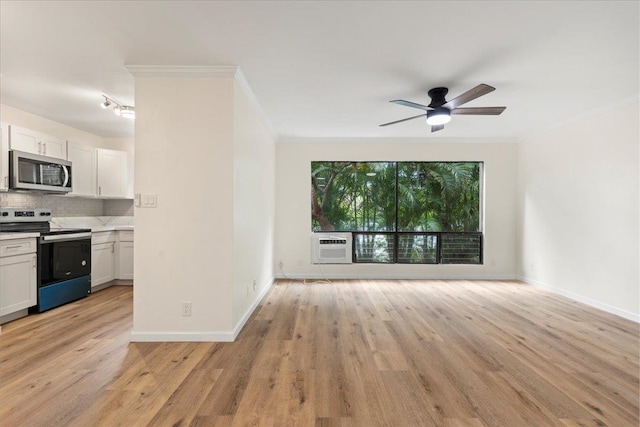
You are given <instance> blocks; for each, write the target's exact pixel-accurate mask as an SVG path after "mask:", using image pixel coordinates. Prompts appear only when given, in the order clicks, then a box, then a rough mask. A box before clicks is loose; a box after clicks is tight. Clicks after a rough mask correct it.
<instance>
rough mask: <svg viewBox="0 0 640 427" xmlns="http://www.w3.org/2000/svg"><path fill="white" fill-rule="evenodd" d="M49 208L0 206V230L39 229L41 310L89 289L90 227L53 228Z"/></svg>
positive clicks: (13, 231) (80, 296)
mask: <svg viewBox="0 0 640 427" xmlns="http://www.w3.org/2000/svg"><path fill="white" fill-rule="evenodd" d="M50 220H51V210H50V209H23V208H2V209H0V233H6V232H9V233H40V237H39V238H38V249H37V259H38V274H37V287H38V292H37V293H38V304H37V305H36V306H35V307H32V308H31V309H30V311H31V312H38V313H39V312H42V311H46V310H49V309H51V308H54V307H58V306H60V305H63V304H66V303H68V302H71V301H75V300H77V299H79V298H83V297H86V296H87V295H89V294H90V293H91V230H90V229H88V228H61V229H56V228H54V229H52V228H51V224H50Z"/></svg>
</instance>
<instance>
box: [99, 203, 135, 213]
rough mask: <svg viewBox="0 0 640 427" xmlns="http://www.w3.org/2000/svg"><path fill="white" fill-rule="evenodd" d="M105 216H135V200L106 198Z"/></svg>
mask: <svg viewBox="0 0 640 427" xmlns="http://www.w3.org/2000/svg"><path fill="white" fill-rule="evenodd" d="M102 215H104V216H133V200H105V201H104V210H103V214H102Z"/></svg>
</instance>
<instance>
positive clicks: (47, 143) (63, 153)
mask: <svg viewBox="0 0 640 427" xmlns="http://www.w3.org/2000/svg"><path fill="white" fill-rule="evenodd" d="M41 141H42V151H41V153H40V154H42V155H43V156H49V157H55V158H56V159H65V160H66V159H67V141H65V140H63V139H59V138H55V137H53V136H49V135H44V134H43V135H42V140H41Z"/></svg>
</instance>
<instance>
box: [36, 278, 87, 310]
mask: <svg viewBox="0 0 640 427" xmlns="http://www.w3.org/2000/svg"><path fill="white" fill-rule="evenodd" d="M90 293H91V275H87V276H81V277H76V278H75V279H69V280H65V281H64V282H58V283H54V284H52V285H49V286H43V287H41V288H38V305H37V306H36V307H35V311H36V312H37V313H42V312H43V311H46V310H49V309H51V308H54V307H58V306H60V305H63V304H66V303H68V302H71V301H75V300H77V299H80V298H84V297H86V296H87V295H89V294H90Z"/></svg>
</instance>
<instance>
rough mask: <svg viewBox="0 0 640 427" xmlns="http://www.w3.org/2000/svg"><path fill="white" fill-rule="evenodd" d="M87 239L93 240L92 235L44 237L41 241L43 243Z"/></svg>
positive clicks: (88, 233)
mask: <svg viewBox="0 0 640 427" xmlns="http://www.w3.org/2000/svg"><path fill="white" fill-rule="evenodd" d="M87 238H89V239H90V238H91V233H90V232H87V233H76V234H57V235H53V236H42V237H40V241H42V242H54V241H61V240H84V239H87Z"/></svg>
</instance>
